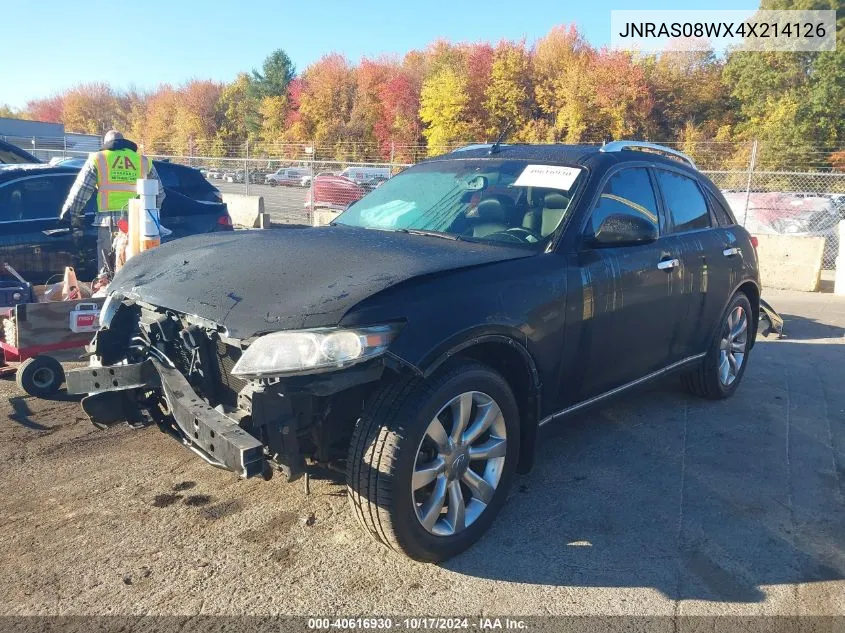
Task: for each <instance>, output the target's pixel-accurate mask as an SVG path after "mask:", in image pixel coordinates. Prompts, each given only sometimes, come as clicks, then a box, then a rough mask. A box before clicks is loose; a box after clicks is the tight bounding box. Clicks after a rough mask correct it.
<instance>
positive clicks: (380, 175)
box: [340, 167, 390, 185]
mask: <svg viewBox="0 0 845 633" xmlns="http://www.w3.org/2000/svg"><path fill="white" fill-rule="evenodd" d="M340 175H341V176H343V177H344V178H347V179H349V180H351V181H352V182H354V183H355V184H356V185H360V184H361V183H363V182H369V181H371V180H387V179H388V178H390V167H347V168H346V169H344V170H343V171H342V172H340Z"/></svg>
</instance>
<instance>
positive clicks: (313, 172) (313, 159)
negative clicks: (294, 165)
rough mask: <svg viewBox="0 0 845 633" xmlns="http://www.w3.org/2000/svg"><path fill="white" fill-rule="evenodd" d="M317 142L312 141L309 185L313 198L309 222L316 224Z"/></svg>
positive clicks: (311, 198)
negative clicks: (315, 181)
mask: <svg viewBox="0 0 845 633" xmlns="http://www.w3.org/2000/svg"><path fill="white" fill-rule="evenodd" d="M316 169H317V144H316V143H315V142H314V141H312V142H311V180H309V181H308V186H309V188H310V194H311V195H310V196H309V198H310V200H311V208H310V209H309V212H308V224H310V225H311V226H314V194H315V189H314V180H315V179H316V178H317V172H316Z"/></svg>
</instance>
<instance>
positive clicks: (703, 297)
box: [654, 167, 735, 360]
mask: <svg viewBox="0 0 845 633" xmlns="http://www.w3.org/2000/svg"><path fill="white" fill-rule="evenodd" d="M654 171H655V175H656V180H657V183H658V187H659V190H660V194H661V199H662V205H663V208H664V210H665V213H666V217H667V232H668V233H669V234H670V235H673V236H674V237H675V238H676V239H677V240H679V241H680V242H681V248H680V250H681V260H682V268H683V284H682V289H683V302H684V309H683V313H684V316H683V319H682V321H683V323H684V324H685V331H684V334H683V336H682V337H679V338H678V339H677V340H676V341H674V345H673V348H672V350H671V352H670V353H671V356H672V358H673V359H675V360H678V359H681V358H684V357H688V356H693V355H695V354H700V353H702V352H704V351H705V350H706V349H707V344H708V342H709V340H710V336H711V335H712V333H713V327H714V326H715V324H716V323H717V320H718V319H719V317H720V316H721V312H722V309H723V308H724V306H725V303H726V301H727V300H728V298H729V294H730V291H731V287H732V286H731V279H732V262H731V255H730V252H729V251H728V250H727V248H728V246H727V241H728V240H727V236H723V235H721V233H720V232H719V231H718V230H716V229H715V228H714V221H713V217H712V215H711V211H710V207H709V205H708V203H707V198H706V195H705V192H704V190H703V189H702V187H701V185H699V183H698V181H697V179H696V178H694V177H692V176H690V175H688V174H686V173H684V172H682V171H681V170H675V169H671V168H668V167H667V168H664V167H655V169H654ZM734 241H735V240H734Z"/></svg>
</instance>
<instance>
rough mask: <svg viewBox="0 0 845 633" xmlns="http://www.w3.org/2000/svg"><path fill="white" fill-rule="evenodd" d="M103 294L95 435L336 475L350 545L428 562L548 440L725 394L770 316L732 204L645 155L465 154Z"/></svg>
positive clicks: (81, 375)
mask: <svg viewBox="0 0 845 633" xmlns="http://www.w3.org/2000/svg"><path fill="white" fill-rule="evenodd" d="M644 150H649V151H644ZM111 289H112V294H111V295H110V297H109V299H108V300H107V303H106V305H105V306H104V308H103V312H102V315H103V316H102V329H101V330H100V331H99V333H98V334H97V337H96V339H95V342H94V343H93V347H92V351H93V352H94V354H95V359H96V362H98V363H100V364H101V365H102V366H100V367H92V368H87V369H82V370H77V371H75V372H72V373H71V374H70V376H69V378H68V384H69V391H71V392H75V393H91V392H93V395H89V396H88V397H87V398H85V399H84V400H83V408H84V410H85V411H86V412H87V413H88V415H89V416H90V417H91V418H92V420H94V421H95V423H97V424H99V425H105V424H110V423H114V422H116V421H118V420H120V419H123V418H124V417H125V416H129V417H130V418H132V419H135V418H138V416H139V415H141V414H145V415H149V416H150V417H151V418H152V419H154V420H156V421H157V422H158V423H159V424H160V425H161V426H162V428H164V429H166V430H168V431H170V432H171V433H173V434H174V435H175V436H176V437H177V438H178V439H179V440H180V441H182V442H183V443H184V444H185V445H186V446H188V447H189V448H190V449H191V450H192V451H194V452H195V453H196V454H197V455H199V456H200V457H202V458H203V459H205V460H206V461H208V462H210V463H211V464H214V465H216V466H219V467H222V468H227V469H230V470H232V471H234V472H235V473H237V474H239V475H240V476H243V477H250V476H253V475H262V474H263V475H264V476H270V475H271V474H272V472H273V471H275V470H278V471H281V472H282V473H284V475H286V476H287V477H288V478H291V479H292V478H295V477H297V476H298V475H300V474H301V473H303V471H305V470H306V469H307V468H308V467H309V466H307V465H306V459H307V460H309V461H308V464H311V463H317V464H330V463H331V462H333V461H335V460H343V459H344V458H345V460H346V461H345V464H346V466H345V467H346V477H347V485H348V497H349V500H350V503H351V508H352V511H353V512H354V514H355V515H356V517H357V518H358V520H359V521H360V523H361V524H362V525H363V526H364V528H365V529H366V530H367V531H368V532H369V533H370V535H371V536H372V537H373V538H375V539H376V540H378V541H380V542H381V543H384V544H385V545H387V546H388V547H390V548H393V549H395V550H398V551H401V552H404V553H405V554H407V555H408V556H411V557H413V558H415V559H418V560H425V561H436V560H442V559H445V558H448V557H450V556H452V555H454V554H456V553H458V552H460V551H462V550H463V549H465V548H466V547H468V546H469V545H470V544H472V543H473V542H475V541H476V540H477V539H478V538H479V537H480V536H481V534H482V533H483V532H484V531H485V530H486V529H487V528H488V527H489V525H490V523H491V522H492V521H493V518H494V516H495V515H496V513H497V512H498V511H499V509H500V508H501V506H502V505H503V503H504V502H505V499H506V497H507V493H508V487H509V485H510V483H511V481H512V480H513V477H514V474H515V473H516V472H517V471H519V472H525V471H527V470H529V469H530V468H531V466H532V463H533V460H534V455H535V438H536V435H537V430H538V428H539V427H540V426H542V425H544V424H547V423H549V422H552V421H557V420H560V419H562V418H565V417H566V416H568V415H569V414H572V413H574V412H576V411H581V410H583V409H585V408H586V407H589V406H591V405H594V404H596V403H599V402H603V401H604V400H605V399H606V398H608V397H610V396H614V395H616V394H619V393H621V392H623V391H626V390H628V389H630V388H633V387H635V386H638V385H641V384H643V383H645V382H648V381H650V380H652V379H656V378H658V377H661V376H665V375H667V374H670V373H675V372H678V373H681V374H682V375H683V377H684V382H685V384H686V385H687V386H688V388H689V389H690V390H691V391H692V392H693V393H695V394H697V395H699V396H703V397H707V398H713V399H720V398H726V397H728V396H730V395H731V394H733V393H734V391H735V390H736V389H737V387H738V385H739V383H740V382H741V380H742V377H743V373H744V372H745V369H746V367H747V365H748V355H749V352H750V351H751V348H752V346H753V344H754V336H755V331H756V328H757V323H758V312H759V296H760V285H759V278H758V270H757V256H756V253H755V248H754V245H753V242H752V239H751V238H750V236H749V235H748V233H747V232H746V231H745V229H744V228H742V227H741V226H738V225H737V224H736V222H735V220H734V218H733V216H732V215H731V212H730V210H729V208H728V206H727V204H726V202H725V200H724V198H723V196H722V194H721V193H720V192H719V190H718V189H717V188H716V187H715V186H714V185H713V183H712V182H710V180H708V179H707V178H706V177H705V176H704V175H702V174H701V173H700V172H698V171H697V170H696V169H695V168H694V166H693V164H692V161H690V160H689V159H687V158H686V157H685V156H684V155H683V154H679V153H677V152H673V151H672V150H669V149H666V148H660V147H659V146H651V145H648V144H637V143H631V142H627V143H626V142H616V143H611V144H609V145H607V146H605V147H603V148H601V149H599V148H597V147H580V146H500V147H499V146H492V147H491V146H482V147H476V148H475V149H469V150H465V151H456V152H453V153H451V154H447V155H445V156H441V157H439V158H436V159H432V160H428V161H426V162H423V163H421V164H419V165H416V166H414V167H411V168H409V169H407V170H406V171H404V172H403V173H402V174H400V175H398V176H395V177H394V178H391V179H390V180H388V181H387V182H385V183H384V184H383V185H382V186H381V187H379V188H378V189H376V190H374V191H373V192H371V193H370V194H368V195H367V196H366V197H364V198H363V199H361V200H360V201H358V202H357V203H355V204H354V205H353V206H352V207H350V208H349V210H347V211H346V212H345V213H343V214H342V215H341V216H340V217H339V218H338V219H337V221H336V222H335V223H334V224H333V225H331V226H327V227H320V228H305V229H292V230H285V231H253V232H239V233H236V234H234V235H227V236H209V235H201V236H195V237H192V238H187V239H185V240H183V241H181V242H180V243H179V244H178V246H177V245H165V246H162V247H161V248H158V249H155V250H154V251H152V252H148V253H144V254H142V255H141V256H139V257H137V258H134V259H133V260H131V261H130V262H129V263H128V264H127V266H126V267H125V268H124V269H123V270H122V271H121V272H120V273H119V274H118V275H117V278H116V279H115V280H114V283H113V284H112V286H111ZM104 377H105V378H106V379H105V380H104ZM112 381H114V383H113V384H115V385H117V386H116V387H112V386H111V384H112ZM104 390H106V391H104ZM597 503H601V500H597ZM606 511H608V512H612V511H613V509H612V508H608V509H607V510H606Z"/></svg>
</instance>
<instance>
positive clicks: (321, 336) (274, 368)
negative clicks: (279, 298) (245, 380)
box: [232, 325, 399, 377]
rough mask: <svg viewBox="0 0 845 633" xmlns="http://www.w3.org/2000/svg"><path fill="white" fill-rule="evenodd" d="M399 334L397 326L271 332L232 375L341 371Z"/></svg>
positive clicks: (372, 354) (254, 345)
mask: <svg viewBox="0 0 845 633" xmlns="http://www.w3.org/2000/svg"><path fill="white" fill-rule="evenodd" d="M398 332H399V328H398V326H396V325H378V326H375V327H365V328H355V329H343V328H320V329H314V330H293V331H287V332H274V333H272V334H266V335H264V336H262V337H260V338H258V339H256V340H255V342H253V343H252V344H251V345H250V346H249V347H248V348H247V349H246V351H245V352H244V353H243V355H242V356H241V358H240V360H238V362H237V363H236V364H235V366H234V368H233V369H232V373H233V374H235V375H238V376H255V377H261V376H267V377H269V376H282V375H285V374H296V373H308V372H311V371H315V370H321V369H340V368H343V367H348V366H349V365H354V364H356V363H360V362H363V361H365V360H369V359H371V358H375V357H376V356H379V355H381V354H383V353H384V352H385V351H387V347H388V346H389V345H390V343H391V342H392V341H393V339H394V338H396V334H397V333H398Z"/></svg>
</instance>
